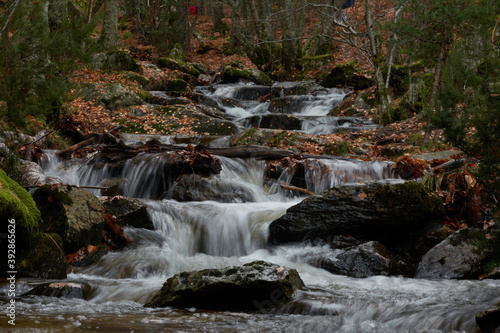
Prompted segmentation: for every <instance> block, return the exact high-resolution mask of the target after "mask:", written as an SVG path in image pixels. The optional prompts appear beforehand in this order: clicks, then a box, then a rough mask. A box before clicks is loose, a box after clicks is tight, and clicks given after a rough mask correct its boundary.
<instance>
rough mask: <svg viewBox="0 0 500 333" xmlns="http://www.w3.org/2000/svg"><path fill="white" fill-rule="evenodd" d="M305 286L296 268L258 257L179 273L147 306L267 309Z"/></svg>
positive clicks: (289, 297)
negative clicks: (265, 260) (242, 262)
mask: <svg viewBox="0 0 500 333" xmlns="http://www.w3.org/2000/svg"><path fill="white" fill-rule="evenodd" d="M303 287H304V283H303V282H302V279H301V278H300V276H299V274H298V272H297V271H296V270H295V269H291V268H287V267H282V266H279V265H276V264H271V263H268V262H264V261H254V262H251V263H248V264H245V265H243V266H234V267H226V268H222V269H205V270H202V271H194V272H183V273H179V274H176V275H174V276H173V277H171V278H169V279H168V280H167V281H166V282H165V283H164V284H163V287H162V288H161V290H160V291H159V292H158V293H156V294H155V295H154V296H153V298H152V299H151V300H150V301H149V302H148V303H146V304H145V305H144V306H146V307H154V308H156V307H166V306H175V307H197V308H202V309H213V310H261V311H263V310H267V309H269V308H271V307H273V306H275V305H279V304H281V303H283V302H286V301H287V300H289V299H291V298H292V297H293V295H294V293H295V292H296V291H297V290H299V289H301V288H303Z"/></svg>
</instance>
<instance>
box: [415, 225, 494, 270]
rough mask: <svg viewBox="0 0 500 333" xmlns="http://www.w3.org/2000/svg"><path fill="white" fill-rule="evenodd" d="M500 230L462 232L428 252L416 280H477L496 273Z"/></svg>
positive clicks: (463, 230) (467, 229)
mask: <svg viewBox="0 0 500 333" xmlns="http://www.w3.org/2000/svg"><path fill="white" fill-rule="evenodd" d="M499 237H500V232H499V231H488V230H480V229H474V228H465V229H462V230H458V231H456V232H454V233H453V234H451V235H450V236H448V237H447V238H446V239H445V240H443V241H442V242H441V243H439V244H437V245H436V246H434V247H433V248H432V249H431V250H429V252H427V253H426V254H425V255H424V256H423V257H422V259H421V261H420V263H419V264H418V267H417V271H416V273H415V277H416V278H421V279H471V278H472V279H474V278H478V277H479V275H481V274H482V273H484V274H487V273H489V272H490V271H492V270H493V269H494V268H495V267H496V266H497V263H498V262H499V260H498V259H499V258H500V251H498V239H499Z"/></svg>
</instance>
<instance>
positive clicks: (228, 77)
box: [221, 66, 273, 86]
mask: <svg viewBox="0 0 500 333" xmlns="http://www.w3.org/2000/svg"><path fill="white" fill-rule="evenodd" d="M221 78H222V83H236V82H238V81H246V82H254V83H255V84H259V85H265V86H270V85H272V84H273V80H272V79H270V78H269V76H267V75H266V74H265V73H264V72H262V71H260V70H258V69H255V68H250V69H243V68H238V67H233V66H224V68H223V69H222V73H221Z"/></svg>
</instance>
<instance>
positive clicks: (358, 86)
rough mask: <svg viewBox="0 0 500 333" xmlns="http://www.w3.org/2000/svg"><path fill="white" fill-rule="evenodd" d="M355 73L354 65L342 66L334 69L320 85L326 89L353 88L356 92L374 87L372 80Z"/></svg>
mask: <svg viewBox="0 0 500 333" xmlns="http://www.w3.org/2000/svg"><path fill="white" fill-rule="evenodd" d="M355 73H356V68H355V66H354V64H352V63H347V64H342V65H339V66H337V67H335V68H333V69H332V71H331V72H330V74H328V75H327V77H325V79H324V80H323V81H321V83H320V84H321V85H322V86H323V87H325V88H335V87H353V88H354V90H363V89H367V88H369V87H371V86H372V85H373V83H372V81H371V80H370V79H368V78H367V77H365V76H362V75H358V74H355Z"/></svg>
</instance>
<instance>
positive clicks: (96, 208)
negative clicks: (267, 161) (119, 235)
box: [33, 185, 105, 253]
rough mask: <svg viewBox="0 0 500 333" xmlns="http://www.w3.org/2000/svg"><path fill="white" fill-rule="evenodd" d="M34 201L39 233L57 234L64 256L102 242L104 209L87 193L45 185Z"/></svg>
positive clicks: (68, 187)
mask: <svg viewBox="0 0 500 333" xmlns="http://www.w3.org/2000/svg"><path fill="white" fill-rule="evenodd" d="M33 198H34V200H35V202H36V204H37V206H38V208H39V209H40V212H41V215H42V223H41V224H40V226H41V228H42V230H45V231H50V232H55V233H57V234H59V235H60V236H61V238H62V241H63V244H64V250H65V252H66V253H72V252H75V251H77V250H79V249H80V248H82V247H87V246H88V245H97V244H99V243H102V230H103V228H104V224H105V215H104V214H105V210H104V207H103V206H102V204H101V203H100V202H99V199H97V198H96V197H95V196H94V195H93V194H91V193H90V192H88V191H86V190H84V189H82V188H78V187H74V186H61V185H58V186H55V185H52V186H49V185H44V186H42V187H40V188H38V189H37V190H36V191H35V193H34V194H33Z"/></svg>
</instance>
